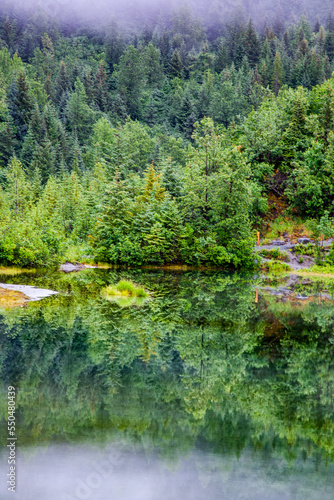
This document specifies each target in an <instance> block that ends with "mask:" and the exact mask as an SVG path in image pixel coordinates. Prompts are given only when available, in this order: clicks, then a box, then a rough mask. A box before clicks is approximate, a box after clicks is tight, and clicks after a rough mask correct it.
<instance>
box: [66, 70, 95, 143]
mask: <svg viewBox="0 0 334 500" xmlns="http://www.w3.org/2000/svg"><path fill="white" fill-rule="evenodd" d="M65 113H66V118H67V122H68V124H69V127H70V129H71V130H72V131H75V132H76V133H77V134H78V137H79V139H80V140H82V139H83V138H84V137H87V135H88V133H89V130H90V128H91V125H92V121H93V116H94V114H93V111H92V110H91V109H90V107H89V106H88V104H87V96H86V92H85V87H84V86H83V83H82V82H81V81H80V80H79V78H77V79H76V82H75V86H74V92H73V93H72V94H71V96H70V98H69V100H68V102H67V106H66V111H65Z"/></svg>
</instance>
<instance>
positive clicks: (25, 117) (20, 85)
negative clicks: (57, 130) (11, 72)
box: [8, 71, 33, 141]
mask: <svg viewBox="0 0 334 500" xmlns="http://www.w3.org/2000/svg"><path fill="white" fill-rule="evenodd" d="M8 109H9V112H10V114H11V116H12V118H13V124H14V126H15V127H16V136H17V139H18V140H19V141H22V140H23V139H24V137H25V135H26V133H27V130H28V123H29V119H30V116H31V112H32V110H33V101H32V97H31V95H30V88H29V84H28V82H27V79H26V76H25V74H24V72H23V71H20V73H19V75H18V77H17V80H16V82H13V83H12V85H11V88H10V91H9V95H8Z"/></svg>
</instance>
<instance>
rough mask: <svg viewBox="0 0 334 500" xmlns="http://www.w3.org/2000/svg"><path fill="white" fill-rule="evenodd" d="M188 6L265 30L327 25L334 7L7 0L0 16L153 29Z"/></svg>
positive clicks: (326, 3) (282, 1)
mask: <svg viewBox="0 0 334 500" xmlns="http://www.w3.org/2000/svg"><path fill="white" fill-rule="evenodd" d="M182 5H187V6H188V7H189V8H190V9H191V10H192V11H193V12H194V14H195V15H196V16H198V17H199V18H200V19H201V20H202V21H203V23H204V24H205V25H206V26H207V27H214V26H217V25H219V24H225V23H226V21H228V20H230V19H231V18H234V19H235V18H236V17H237V18H239V19H244V20H245V21H247V20H248V18H249V17H251V18H252V20H253V22H254V23H255V24H256V25H257V26H258V27H259V28H262V27H264V26H265V24H270V23H273V22H275V20H277V19H281V20H283V21H284V22H287V23H291V22H296V21H298V19H299V18H300V16H301V15H305V16H306V17H307V18H308V19H309V21H310V22H315V20H316V18H317V17H318V18H319V19H320V21H321V22H324V21H325V20H326V18H327V16H328V13H329V11H330V10H331V9H332V8H333V2H332V0H323V1H321V2H320V1H310V0H308V1H307V0H292V1H291V0H196V1H195V2H194V1H193V2H191V3H186V2H182V1H180V0H169V1H167V0H125V1H122V2H119V1H118V0H95V1H92V0H47V1H46V2H45V1H44V0H43V1H42V0H28V1H27V0H24V1H22V0H5V1H3V2H1V6H0V15H2V16H6V15H8V14H12V15H15V17H17V16H21V17H27V16H29V17H30V16H34V15H38V14H40V13H41V12H43V13H44V14H46V15H47V16H49V17H56V18H58V19H59V20H60V21H61V22H63V23H66V24H68V23H69V24H71V25H73V24H75V23H78V24H81V23H82V22H87V21H88V22H89V23H92V24H94V25H97V24H101V23H102V24H105V23H107V22H108V21H110V20H111V19H115V18H116V20H117V22H118V24H120V25H123V26H124V27H128V28H131V27H133V26H136V25H137V26H138V25H142V24H147V25H150V26H152V27H154V26H156V25H157V23H158V24H161V23H167V24H168V22H169V20H170V18H171V16H172V15H173V12H175V10H177V9H178V8H179V7H180V6H182Z"/></svg>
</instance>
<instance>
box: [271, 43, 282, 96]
mask: <svg viewBox="0 0 334 500" xmlns="http://www.w3.org/2000/svg"><path fill="white" fill-rule="evenodd" d="M283 81H284V75H283V66H282V60H281V56H280V55H279V53H278V52H276V56H275V61H274V72H273V90H274V92H275V95H276V96H277V95H278V92H279V89H280V88H281V87H282V85H283Z"/></svg>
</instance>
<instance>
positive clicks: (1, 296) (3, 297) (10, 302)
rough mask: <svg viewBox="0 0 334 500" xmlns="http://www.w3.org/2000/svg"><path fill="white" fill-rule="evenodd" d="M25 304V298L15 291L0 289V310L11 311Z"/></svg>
mask: <svg viewBox="0 0 334 500" xmlns="http://www.w3.org/2000/svg"><path fill="white" fill-rule="evenodd" d="M26 302H27V297H26V296H25V295H24V294H23V293H21V292H17V291H15V290H6V289H5V288H1V287H0V309H12V308H14V307H20V306H23V305H24V304H25V303H26Z"/></svg>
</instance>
